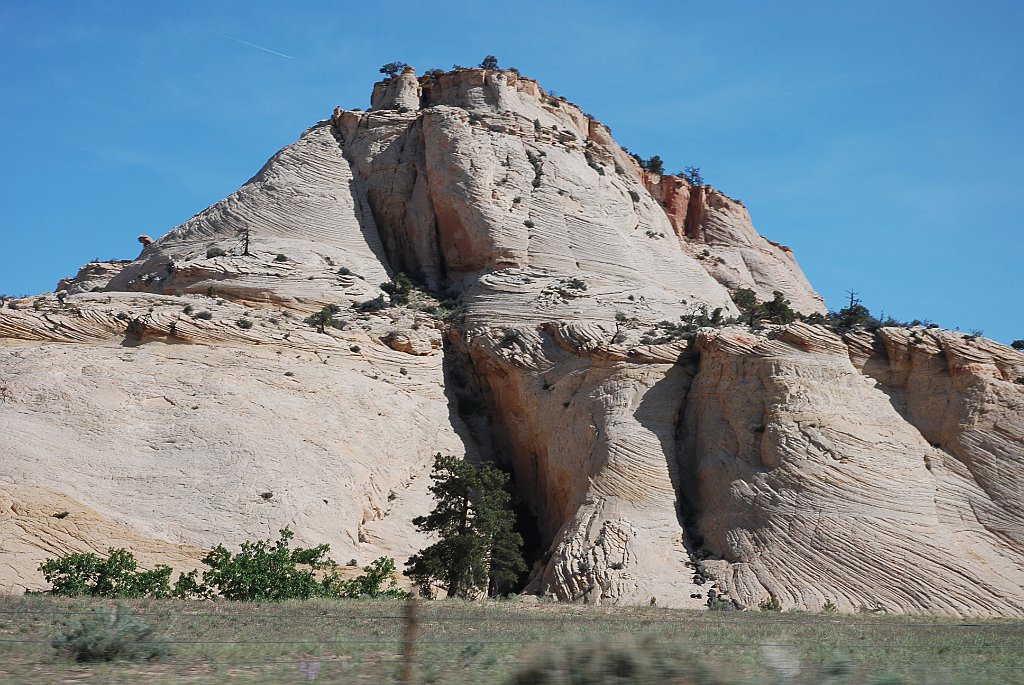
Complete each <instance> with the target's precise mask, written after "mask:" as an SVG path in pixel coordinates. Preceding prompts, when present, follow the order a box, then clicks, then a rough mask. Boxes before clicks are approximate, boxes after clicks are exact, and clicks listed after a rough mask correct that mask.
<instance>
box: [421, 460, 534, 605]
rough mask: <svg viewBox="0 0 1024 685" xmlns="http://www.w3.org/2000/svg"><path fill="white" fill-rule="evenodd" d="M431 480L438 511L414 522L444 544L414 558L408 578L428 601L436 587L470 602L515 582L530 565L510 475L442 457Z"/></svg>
mask: <svg viewBox="0 0 1024 685" xmlns="http://www.w3.org/2000/svg"><path fill="white" fill-rule="evenodd" d="M430 478H431V480H433V481H434V484H433V485H431V486H430V492H431V494H433V495H434V500H435V501H436V505H435V507H434V510H433V511H431V512H430V513H429V514H428V515H426V516H418V517H416V518H414V519H413V521H412V522H413V524H414V525H415V526H416V527H417V528H418V529H419V530H421V531H423V532H427V533H435V534H437V535H438V537H439V538H440V539H439V540H438V541H437V542H435V543H434V544H432V545H430V546H429V547H427V548H426V549H423V550H420V551H419V552H418V553H417V554H414V555H413V556H412V557H411V558H410V559H409V561H408V562H407V563H406V567H407V568H406V570H405V575H407V576H409V577H410V578H412V579H413V581H414V582H415V583H416V585H417V586H419V588H420V592H421V593H422V594H423V595H425V596H431V595H432V594H433V591H432V586H433V585H434V584H440V585H443V586H444V588H445V589H446V591H447V593H448V596H449V597H470V596H472V595H473V594H474V593H475V592H477V591H483V590H486V591H487V594H488V595H493V594H495V593H496V592H497V591H498V590H499V588H501V587H503V586H508V585H510V584H512V583H515V581H516V580H517V579H518V576H519V573H521V572H522V571H525V570H526V562H525V561H523V554H522V546H523V537H522V536H521V535H520V534H519V533H517V532H515V530H514V528H515V513H514V512H513V511H512V510H511V509H510V508H509V500H510V499H511V497H510V495H509V493H508V491H507V490H506V489H505V488H506V486H507V485H508V475H507V474H505V473H504V472H502V471H501V470H499V469H497V468H495V467H494V466H491V465H490V464H482V465H481V466H480V467H479V468H475V467H474V466H472V465H471V464H468V463H467V462H465V461H463V460H462V459H459V458H457V457H452V456H442V455H441V454H437V455H435V457H434V468H433V470H432V471H431V474H430Z"/></svg>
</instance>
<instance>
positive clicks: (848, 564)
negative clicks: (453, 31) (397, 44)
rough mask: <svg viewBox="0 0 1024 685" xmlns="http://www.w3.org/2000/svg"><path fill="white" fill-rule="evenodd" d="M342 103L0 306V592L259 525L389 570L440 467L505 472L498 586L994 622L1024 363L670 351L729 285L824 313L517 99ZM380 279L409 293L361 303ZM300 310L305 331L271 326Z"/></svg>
mask: <svg viewBox="0 0 1024 685" xmlns="http://www.w3.org/2000/svg"><path fill="white" fill-rule="evenodd" d="M371 102H372V108H371V110H370V111H366V112H361V111H347V110H342V109H340V108H339V109H336V110H335V112H334V113H333V115H332V116H331V118H330V119H328V120H325V121H322V122H320V123H318V124H316V125H314V126H313V127H312V128H310V129H309V130H308V131H306V132H305V133H304V134H303V135H302V136H301V137H300V139H299V140H298V141H297V142H296V143H295V144H293V145H290V146H288V147H286V148H285V149H283V150H281V151H280V152H279V153H277V154H276V155H275V156H274V157H273V158H271V159H270V160H269V161H268V162H267V164H266V165H265V166H264V168H263V169H262V170H260V172H259V173H258V174H257V175H256V176H255V177H253V179H251V180H250V181H249V182H248V183H246V184H245V185H244V186H243V187H242V188H240V189H239V190H238V191H236V192H235V193H233V194H232V195H231V196H229V197H228V198H226V199H224V200H222V201H221V202H219V203H217V204H215V205H213V206H211V207H209V208H208V209H206V210H204V211H203V212H201V213H199V214H197V215H196V216H195V217H193V218H192V219H190V220H188V221H186V222H185V223H184V224H182V225H181V226H178V227H176V228H174V229H173V230H171V231H170V232H169V233H167V234H166V235H164V236H163V237H161V238H160V239H158V240H157V241H155V242H153V243H152V244H150V245H147V246H146V247H145V248H144V249H143V252H142V254H141V255H140V256H139V257H138V258H137V259H135V260H133V261H132V262H130V263H127V264H120V263H116V264H91V265H88V266H87V267H85V268H83V270H82V272H81V273H80V274H79V276H78V277H76V278H74V279H68V280H65V281H62V282H61V285H60V290H59V292H57V293H49V294H45V295H43V296H40V297H39V298H30V299H26V300H22V301H16V302H9V303H7V305H6V306H5V307H4V308H0V459H2V463H3V465H4V468H3V469H0V493H2V494H0V532H2V537H0V559H2V560H3V564H2V565H0V585H2V586H4V587H8V588H34V587H38V586H39V584H40V581H41V578H39V577H38V575H37V574H36V573H34V568H35V566H36V565H37V564H38V563H39V561H40V560H42V559H43V558H45V557H46V556H52V555H54V554H56V553H59V552H66V551H72V550H85V549H96V550H101V551H102V550H103V549H105V548H106V547H107V546H108V545H114V546H120V545H129V546H131V547H132V548H133V549H137V550H139V551H140V553H142V554H143V558H144V560H145V561H147V562H148V563H156V562H158V561H173V562H174V563H175V565H176V566H178V567H182V566H183V565H185V564H184V561H183V560H187V559H195V558H196V557H197V556H198V554H199V552H198V550H199V549H200V548H203V547H208V546H209V545H211V544H214V543H217V542H235V543H237V542H240V541H241V540H243V539H246V538H251V537H254V536H267V535H270V534H272V533H273V532H274V531H275V530H276V529H277V528H279V527H282V526H284V525H290V526H291V527H292V528H293V529H294V530H295V531H296V533H297V537H298V538H299V541H300V542H302V543H306V544H314V543H320V542H329V543H330V544H331V546H332V548H333V550H334V551H335V554H336V556H337V558H338V559H340V560H342V561H344V560H347V559H349V558H354V559H356V560H357V561H358V562H360V563H365V562H367V561H369V560H371V559H373V558H375V557H376V556H379V555H381V554H388V555H392V556H396V557H399V558H400V561H401V560H403V558H404V557H407V556H408V555H409V554H410V553H412V552H413V551H415V550H416V549H418V548H420V547H422V546H423V544H424V540H423V539H422V538H421V536H420V535H419V534H418V533H416V532H415V531H414V530H413V528H412V526H411V523H410V521H411V519H412V518H413V517H414V516H416V515H419V514H422V513H425V512H426V511H427V510H428V509H429V508H430V500H429V496H428V495H427V492H426V486H427V485H428V478H427V474H428V472H429V467H430V462H431V456H432V455H433V454H434V453H436V452H445V453H450V454H458V455H464V456H465V457H466V458H468V459H472V460H476V459H481V458H494V459H497V460H498V461H500V462H502V463H504V464H507V465H508V466H509V468H510V469H511V470H512V471H513V473H514V478H515V486H516V489H517V491H518V493H519V495H520V497H521V499H522V502H523V513H524V516H525V517H526V518H527V519H528V520H529V521H530V522H532V523H533V524H535V528H536V536H535V537H536V540H537V542H536V544H535V545H532V546H531V550H530V552H531V558H532V559H534V560H535V564H534V569H533V572H532V574H531V576H530V578H529V583H528V587H527V589H528V590H529V591H533V592H538V593H544V594H549V595H553V596H555V597H558V598H560V599H563V600H573V601H588V602H605V603H620V602H621V603H635V602H645V603H646V602H647V601H649V600H650V599H651V598H655V599H656V601H657V602H658V604H659V605H667V606H694V607H696V606H705V605H706V603H707V601H708V598H709V595H710V594H712V593H711V592H710V591H712V590H713V594H715V595H720V596H723V597H727V598H728V599H730V600H732V601H733V602H734V603H736V604H737V605H739V606H742V607H751V606H756V605H757V604H758V603H759V602H762V601H764V600H766V599H769V598H774V599H775V600H777V601H778V602H779V603H780V604H781V605H782V606H783V607H787V608H789V607H796V608H810V609H817V608H820V607H821V606H823V605H824V604H825V603H826V602H832V603H833V604H836V605H837V606H839V607H840V608H842V609H844V610H851V611H853V610H861V609H870V610H876V609H881V610H887V611H897V612H936V613H960V614H982V615H984V614H1006V615H1021V614H1024V571H1022V568H1024V539H1022V535H1021V530H1022V523H1024V508H1022V506H1024V497H1022V494H1021V485H1020V482H1021V476H1022V475H1024V463H1022V462H1024V385H1022V381H1021V378H1024V355H1021V354H1020V353H1018V352H1015V351H1013V350H1010V349H1008V348H1005V347H1003V346H1000V345H997V344H995V343H992V342H991V341H985V340H981V339H972V338H967V337H964V336H962V335H960V334H956V333H951V332H945V331H934V330H925V329H883V330H881V331H879V332H878V333H868V332H863V331H861V332H853V333H850V334H848V335H846V336H845V337H843V338H840V337H838V336H836V335H835V334H833V333H832V332H830V331H828V330H826V329H824V328H822V327H818V326H809V325H806V324H793V325H791V326H788V327H773V326H767V327H760V329H759V330H751V329H749V328H747V327H742V326H719V327H712V328H704V329H701V331H700V332H699V333H697V334H696V335H692V334H687V333H686V331H685V328H681V327H680V325H681V324H685V323H687V322H690V321H706V318H701V317H702V316H709V315H712V314H713V313H714V311H715V310H718V316H719V317H720V318H726V317H728V316H730V315H734V314H737V313H738V310H737V309H736V307H735V305H734V304H733V302H732V299H731V297H730V290H731V289H735V288H738V287H749V288H751V289H753V290H754V291H755V292H756V293H757V294H758V295H759V297H760V298H761V299H771V296H772V293H773V291H776V290H778V291H781V292H784V293H785V295H786V296H787V297H788V298H789V299H790V301H791V302H792V303H793V306H794V308H795V309H797V310H800V311H803V312H804V313H813V312H821V311H824V307H823V303H822V300H821V298H820V297H819V296H818V295H817V293H815V292H814V290H813V289H812V288H811V286H810V285H809V284H808V283H807V280H806V279H805V278H804V276H803V274H802V272H801V271H800V268H799V266H798V265H797V264H796V261H795V260H794V258H793V255H792V252H791V251H790V250H789V249H788V248H785V247H782V246H779V245H777V244H775V243H772V242H770V241H768V240H766V239H765V238H763V237H761V236H760V235H758V234H757V232H756V231H755V230H754V228H753V226H752V225H751V223H750V217H749V214H747V212H746V209H745V208H744V207H743V205H742V204H740V203H739V202H737V201H735V200H732V199H730V198H729V197H727V196H726V195H724V194H723V193H721V192H719V191H717V190H715V189H713V188H710V187H706V186H705V187H691V186H690V185H689V184H688V183H687V182H686V181H685V180H684V179H681V178H677V177H673V176H660V175H652V174H649V173H648V172H645V171H643V170H641V169H640V168H639V167H638V166H637V164H636V163H635V161H634V160H633V159H632V158H631V157H630V156H629V155H628V154H626V153H625V152H624V151H623V150H622V148H620V147H619V146H618V145H617V144H616V143H615V142H614V141H613V140H612V138H611V134H610V132H609V131H608V129H607V128H606V127H604V126H603V125H602V124H601V123H600V122H598V121H596V120H595V119H593V118H591V117H589V116H588V115H586V114H584V113H583V112H582V111H580V110H579V109H578V108H577V107H575V106H574V105H572V104H571V103H569V102H567V101H565V100H563V99H559V98H553V97H551V96H549V95H548V94H547V93H545V92H544V91H543V90H542V89H541V88H540V87H539V85H538V84H537V83H536V82H535V81H532V80H530V79H526V78H523V77H521V76H519V75H518V74H516V73H514V72H510V71H484V70H481V69H466V70H459V71H455V72H450V73H446V74H442V75H439V76H430V77H422V78H418V77H417V76H416V75H415V73H414V72H412V70H411V69H407V70H406V71H405V72H404V73H402V74H400V75H398V76H396V77H394V78H392V79H388V80H386V81H383V82H381V83H378V84H377V85H376V86H375V88H374V91H373V96H372V100H371ZM246 235H247V236H248V242H247V244H248V254H246V251H245V245H246V239H245V236H246ZM220 252H223V253H224V254H220ZM400 272H404V273H406V274H409V275H410V276H411V277H412V278H413V279H414V280H416V281H418V282H419V283H421V284H422V290H416V291H414V292H413V293H412V295H411V298H412V299H411V302H410V303H409V304H408V305H405V304H402V303H400V302H399V301H398V300H392V299H391V298H389V296H388V294H386V293H385V292H383V291H382V290H381V288H380V284H382V283H386V282H389V281H390V280H391V279H393V278H395V277H396V276H397V274H399V273H400ZM441 300H450V301H449V302H446V303H442V302H441ZM367 303H371V304H367ZM372 303H376V305H374V304H372ZM325 305H337V306H338V307H339V309H340V311H339V312H338V313H337V314H336V317H337V318H338V319H339V322H338V324H337V327H330V326H329V327H326V328H325V332H323V333H320V332H317V331H316V329H315V328H314V327H312V326H310V325H307V324H304V323H302V318H303V317H304V316H305V315H306V314H308V313H309V312H312V311H316V310H319V309H320V308H321V307H323V306H325ZM451 307H456V309H455V311H452V312H449V313H448V315H447V316H442V314H443V313H444V312H445V311H446V308H451ZM51 510H53V511H51ZM58 510H59V511H58ZM65 511H66V512H68V513H67V515H64V516H60V517H57V516H55V515H56V514H62V513H63V512H65Z"/></svg>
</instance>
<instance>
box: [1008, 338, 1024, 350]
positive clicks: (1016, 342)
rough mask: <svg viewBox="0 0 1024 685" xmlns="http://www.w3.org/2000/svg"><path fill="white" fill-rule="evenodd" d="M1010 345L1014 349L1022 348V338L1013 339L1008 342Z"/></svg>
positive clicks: (1023, 348)
mask: <svg viewBox="0 0 1024 685" xmlns="http://www.w3.org/2000/svg"><path fill="white" fill-rule="evenodd" d="M1010 347H1012V348H1013V349H1015V350H1024V340H1014V341H1013V342H1012V343H1010Z"/></svg>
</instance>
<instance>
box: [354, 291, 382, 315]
mask: <svg viewBox="0 0 1024 685" xmlns="http://www.w3.org/2000/svg"><path fill="white" fill-rule="evenodd" d="M352 306H353V307H354V308H355V310H356V311H357V312H362V313H364V314H367V313H371V312H379V311H381V310H383V309H387V308H388V303H387V301H386V300H385V299H384V296H383V295H378V296H377V297H375V298H373V299H372V300H365V301H363V302H356V303H355V304H354V305H352Z"/></svg>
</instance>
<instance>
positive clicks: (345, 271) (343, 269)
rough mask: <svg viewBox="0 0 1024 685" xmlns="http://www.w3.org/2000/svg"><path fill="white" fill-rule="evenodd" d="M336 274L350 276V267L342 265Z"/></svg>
mask: <svg viewBox="0 0 1024 685" xmlns="http://www.w3.org/2000/svg"><path fill="white" fill-rule="evenodd" d="M338 275H339V276H351V275H352V269H350V268H348V267H347V266H343V267H341V268H340V269H338Z"/></svg>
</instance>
